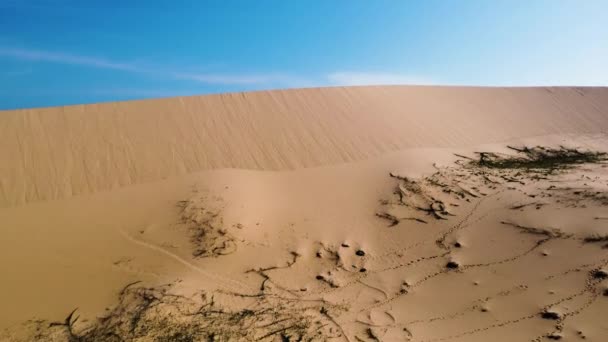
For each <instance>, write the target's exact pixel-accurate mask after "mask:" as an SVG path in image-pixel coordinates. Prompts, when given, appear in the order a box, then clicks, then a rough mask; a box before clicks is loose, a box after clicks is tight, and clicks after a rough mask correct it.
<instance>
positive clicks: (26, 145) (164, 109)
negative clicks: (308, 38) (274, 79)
mask: <svg viewBox="0 0 608 342" xmlns="http://www.w3.org/2000/svg"><path fill="white" fill-rule="evenodd" d="M607 112H608V88H477V87H409V86H381V87H335V88H311V89H294V90H275V91H260V92H250V93H233V94H222V95H209V96H193V97H176V98H167V99H158V100H142V101H128V102H117V103H104V104H92V105H76V106H66V107H56V108H42V109H25V110H12V111H2V112H0V160H2V161H3V165H2V166H1V167H0V207H10V206H15V205H21V204H25V203H29V202H34V201H41V200H54V199H62V198H68V197H70V196H73V195H80V194H90V193H95V192H98V191H103V190H109V189H115V188H118V187H124V186H128V185H132V184H141V183H147V182H154V181H158V180H161V179H165V178H169V177H172V176H176V175H181V174H186V173H192V172H197V171H201V170H207V169H219V168H245V169H260V170H291V169H298V168H307V167H316V166H322V165H328V164H339V163H346V162H352V161H358V160H364V159H368V158H371V157H377V156H381V155H383V154H385V153H388V152H392V151H398V150H401V149H404V148H419V147H462V146H474V145H478V144H482V143H483V144H486V143H494V142H500V141H506V140H510V139H515V138H523V137H531V136H540V135H549V134H568V133H573V134H586V133H601V132H605V131H606V130H607V129H608V115H606V113H607Z"/></svg>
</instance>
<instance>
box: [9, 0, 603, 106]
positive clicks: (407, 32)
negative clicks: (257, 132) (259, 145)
mask: <svg viewBox="0 0 608 342" xmlns="http://www.w3.org/2000/svg"><path fill="white" fill-rule="evenodd" d="M606 18H608V1H604V0H597V1H594V0H571V1H566V0H511V1H508V0H495V1H486V0H483V1H482V0H479V1H474V0H468V1H467V0H436V1H434V0H430V1H429V0H425V1H422V0H420V1H406V0H395V1H388V0H386V1H384V0H375V1H374V0H369V1H363V0H361V1H357V0H350V1H347V0H317V1H315V0H306V1H305V0H293V1H285V0H276V1H271V0H258V1H245V0H243V1H235V0H224V1H220V0H217V1H153V0H148V1H111V0H106V1H92V0H89V1H77V0H55V1H53V0H0V109H11V108H27V107H40V106H54V105H64V104H79V103H92V102H102V101H113V100H127V99H138V98H149V97H165V96H176V95H192V94H204V93H218V92H232V91H242V90H261V89H276V88H292V87H311V86H333V85H365V84H445V85H488V86H500V85H506V86H515V85H524V86H528V85H604V86H605V85H608V63H607V62H606V61H608V24H607V23H606V22H608V19H606Z"/></svg>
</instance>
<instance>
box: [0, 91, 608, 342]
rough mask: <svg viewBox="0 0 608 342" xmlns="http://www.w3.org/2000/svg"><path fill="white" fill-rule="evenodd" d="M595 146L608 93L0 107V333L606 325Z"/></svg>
mask: <svg viewBox="0 0 608 342" xmlns="http://www.w3.org/2000/svg"><path fill="white" fill-rule="evenodd" d="M535 146H542V147H545V148H547V149H549V148H551V149H554V150H544V151H558V152H555V153H562V152H564V151H571V152H572V151H576V152H572V153H574V156H575V157H572V156H570V157H567V156H566V157H565V156H564V155H562V154H559V158H558V159H556V160H557V161H556V162H555V164H554V163H553V162H550V163H548V162H547V161H546V160H545V159H543V161H542V162H539V163H537V164H534V168H530V167H529V166H527V165H528V164H526V163H527V162H528V161H529V158H527V157H525V156H526V155H525V152H522V151H520V152H518V151H516V150H514V149H512V148H510V147H515V148H523V147H530V148H533V149H532V150H528V151H533V152H538V151H543V150H542V149H541V150H538V149H534V147H535ZM575 149H576V150H575ZM479 152H488V153H489V152H492V153H496V154H495V155H492V154H481V155H480V154H479ZM587 152H590V153H595V152H600V153H601V152H608V89H607V88H453V87H396V86H391V87H351V88H325V89H305V90H285V91H269V92H254V93H238V94H225V95H213V96H199V97H185V98H171V99H159V100H147V101H131V102H121V103H107V104H97V105H84V106H70V107H58V108H45V109H32V110H18V111H5V112H0V163H1V164H0V274H2V280H1V281H0V290H1V291H0V303H2V305H1V306H0V340H1V341H5V340H6V341H31V340H42V341H46V340H50V341H70V342H71V341H123V340H125V341H250V340H262V341H299V340H301V341H311V340H312V341H326V340H332V341H353V342H354V341H543V340H551V339H562V340H566V341H576V340H583V339H584V340H586V341H606V340H608V322H607V321H606V319H605V318H606V317H607V315H608V163H607V161H606V160H605V158H604V156H603V155H601V154H593V156H597V157H598V158H597V159H593V158H590V159H584V158H583V157H580V158H579V157H576V156H585V158H586V157H587V156H588V155H587V154H584V153H587ZM552 153H553V152H552ZM564 153H566V152H564ZM578 153H580V155H579V154H578ZM571 157H572V158H571ZM484 158H490V159H484ZM492 158H498V159H496V160H498V161H500V162H501V163H502V162H503V161H507V163H504V164H499V163H495V162H493V160H494V159H492ZM514 158H515V159H514ZM573 158H574V159H576V160H574V159H573ZM579 159H580V160H579ZM583 159H584V160H583ZM480 160H484V162H482V163H480ZM485 160H490V161H489V162H488V161H485ZM522 160H523V162H522ZM573 160H574V161H576V162H575V163H574V162H573V163H571V164H569V163H570V162H571V161H573ZM514 161H515V162H514ZM562 163H566V164H567V165H566V164H562ZM74 310H75V311H74ZM71 313H72V314H71Z"/></svg>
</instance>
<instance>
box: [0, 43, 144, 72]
mask: <svg viewBox="0 0 608 342" xmlns="http://www.w3.org/2000/svg"><path fill="white" fill-rule="evenodd" d="M0 56H6V57H12V58H16V59H19V60H28V61H40V62H51V63H60V64H70V65H82V66H89V67H94V68H101V69H113V70H123V71H132V72H143V70H140V69H139V68H137V67H136V66H135V65H131V64H126V63H116V62H113V61H108V60H106V59H102V58H96V57H86V56H78V55H72V54H67V53H57V52H49V51H38V50H26V49H14V48H2V47H0Z"/></svg>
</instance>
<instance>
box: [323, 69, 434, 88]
mask: <svg viewBox="0 0 608 342" xmlns="http://www.w3.org/2000/svg"><path fill="white" fill-rule="evenodd" d="M327 81H328V82H329V83H330V84H333V85H343V86H353V85H400V84H407V85H433V84H437V82H436V81H434V80H432V79H430V78H427V77H420V76H414V75H407V74H401V73H389V72H359V71H356V72H355V71H341V72H333V73H330V74H328V75H327Z"/></svg>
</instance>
